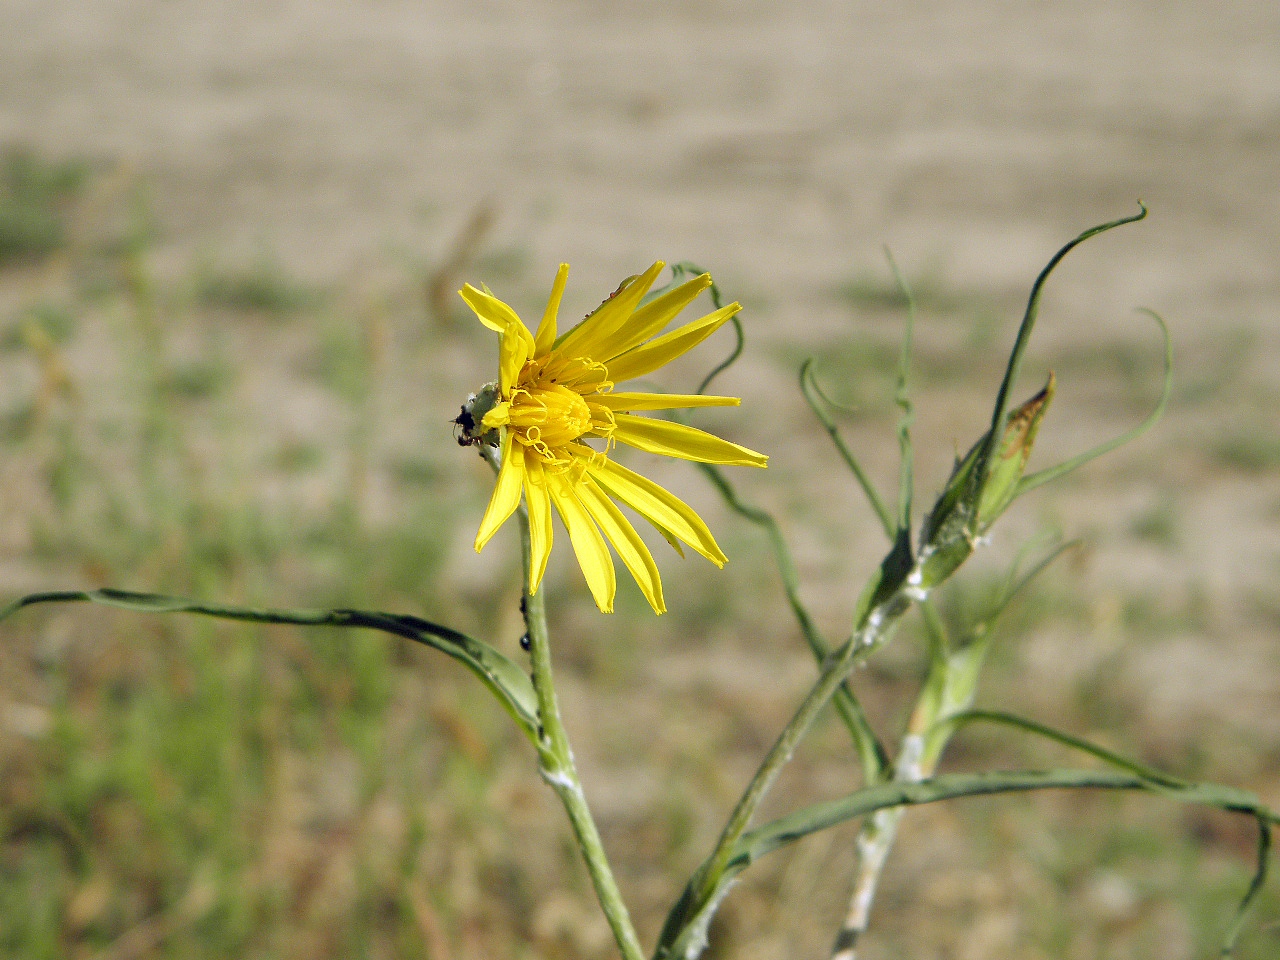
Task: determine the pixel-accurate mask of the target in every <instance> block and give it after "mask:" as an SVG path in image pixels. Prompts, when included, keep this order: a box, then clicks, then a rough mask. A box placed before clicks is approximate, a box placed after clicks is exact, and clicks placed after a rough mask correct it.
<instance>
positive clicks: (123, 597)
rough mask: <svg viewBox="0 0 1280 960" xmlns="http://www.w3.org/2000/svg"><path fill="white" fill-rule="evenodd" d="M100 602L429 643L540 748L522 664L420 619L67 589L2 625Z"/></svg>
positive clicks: (12, 609) (35, 598)
mask: <svg viewBox="0 0 1280 960" xmlns="http://www.w3.org/2000/svg"><path fill="white" fill-rule="evenodd" d="M86 602H87V603H98V604H102V605H104V606H109V607H117V608H119V609H122V610H132V611H134V612H136V613H193V614H198V615H201V616H206V617H216V618H218V619H221V620H239V621H243V622H248V623H282V624H294V625H297V626H304V627H317V626H327V627H360V628H365V629H370V630H381V631H382V632H383V633H390V634H394V635H396V636H398V637H404V638H406V639H408V640H413V641H415V642H417V643H421V644H424V645H426V646H428V647H431V648H433V649H435V650H439V651H440V652H441V653H443V654H446V655H447V656H450V657H452V658H453V659H455V660H457V661H458V662H460V663H462V664H463V665H464V666H466V667H467V668H468V669H469V670H470V671H471V672H472V673H474V674H475V675H476V677H477V678H478V679H479V680H480V682H481V683H483V684H484V685H485V686H486V687H488V688H489V690H490V692H491V693H493V695H494V696H495V697H497V698H498V701H499V703H501V704H502V706H503V707H504V708H505V709H506V711H507V712H508V713H509V714H511V717H512V719H514V720H515V721H516V723H517V724H518V725H519V726H520V729H521V730H522V731H524V734H525V736H527V737H529V739H530V740H531V741H532V742H534V743H536V742H537V737H538V704H537V698H536V697H535V695H534V692H533V686H532V684H530V683H529V678H528V677H527V676H526V675H525V672H524V670H522V669H521V668H520V667H519V666H517V665H516V663H515V662H514V661H512V660H510V659H509V658H508V657H507V656H506V655H505V654H503V653H501V652H500V651H498V650H496V649H494V648H493V647H491V646H489V644H487V643H484V642H482V641H480V640H476V639H475V638H474V637H469V636H467V635H466V634H464V633H459V632H458V631H457V630H453V629H450V628H449V627H444V626H440V625H439V624H436V623H431V622H430V621H428V620H423V619H421V618H419V617H413V616H408V615H405V614H395V613H377V612H370V611H365V610H272V609H267V610H254V609H250V608H247V607H229V606H224V605H222V604H214V603H201V602H199V601H196V600H188V599H185V598H183V597H168V596H162V595H160V594H154V593H134V592H131V591H126V590H110V589H106V590H65V591H55V592H48V593H33V594H30V595H28V596H25V597H22V598H20V599H18V600H15V601H14V602H13V603H11V604H9V605H8V606H7V607H4V608H3V609H0V620H4V619H5V618H7V617H9V616H10V615H12V614H14V613H16V612H17V611H19V610H21V609H23V608H24V607H30V606H34V605H36V604H42V603H86Z"/></svg>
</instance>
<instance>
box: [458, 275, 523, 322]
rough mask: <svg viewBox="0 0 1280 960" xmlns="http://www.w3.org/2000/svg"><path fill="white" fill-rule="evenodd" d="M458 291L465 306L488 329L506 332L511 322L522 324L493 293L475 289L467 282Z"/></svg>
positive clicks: (513, 312) (514, 313) (512, 311)
mask: <svg viewBox="0 0 1280 960" xmlns="http://www.w3.org/2000/svg"><path fill="white" fill-rule="evenodd" d="M458 293H459V295H460V296H461V297H462V299H463V300H465V301H466V302H467V306H468V307H470V308H471V309H472V310H473V311H475V315H476V316H477V317H479V318H480V322H481V323H483V324H484V325H485V326H486V327H488V328H489V329H490V330H496V331H497V332H498V333H506V332H507V328H508V327H510V326H512V325H513V324H520V326H522V327H523V326H524V323H523V322H522V321H521V320H520V317H519V316H517V315H516V312H515V311H514V310H512V309H511V308H510V307H509V306H507V305H506V304H505V303H503V302H502V301H501V300H499V299H498V298H497V297H495V296H494V295H493V294H491V293H486V292H485V291H483V290H477V289H476V288H475V287H473V286H472V285H471V284H469V283H468V284H466V285H465V286H464V287H463V288H462V289H461V290H459V291H458Z"/></svg>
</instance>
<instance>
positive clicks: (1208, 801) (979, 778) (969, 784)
mask: <svg viewBox="0 0 1280 960" xmlns="http://www.w3.org/2000/svg"><path fill="white" fill-rule="evenodd" d="M1159 776H1160V780H1161V781H1162V782H1158V781H1155V780H1152V779H1150V778H1148V777H1145V776H1141V775H1139V774H1137V773H1131V772H1128V771H1114V770H1072V769H1061V770H1047V771H1040V770H1021V771H1002V772H995V773H977V774H973V773H951V774H941V775H939V776H936V777H933V778H931V779H928V780H922V781H920V782H918V783H898V782H891V783H879V784H875V785H873V786H869V787H863V788H862V789H861V790H856V791H854V792H853V793H851V794H848V795H846V796H844V797H841V798H840V799H838V800H832V801H828V802H826V803H819V804H814V805H812V806H809V807H805V808H804V809H802V810H798V811H796V812H795V813H792V814H789V815H788V816H785V817H781V818H779V819H778V820H774V821H773V822H772V823H768V824H765V825H764V826H762V827H759V828H757V829H755V830H751V831H748V832H747V833H745V834H743V836H742V838H741V839H740V840H739V842H738V843H737V845H736V846H735V848H734V854H733V856H732V857H731V859H730V860H729V863H728V864H727V866H726V868H725V870H724V871H723V873H722V874H721V875H720V876H719V878H718V880H717V884H716V888H715V890H714V891H712V893H711V895H710V896H708V897H705V898H703V899H702V900H701V902H698V903H695V899H694V896H693V893H692V890H691V889H686V890H685V892H684V894H683V895H682V896H681V899H680V900H679V901H678V903H677V905H676V908H675V909H674V910H673V911H672V914H671V916H670V917H668V920H667V926H666V927H665V928H664V930H663V933H662V936H661V937H660V941H659V943H660V946H659V949H658V952H657V954H656V956H657V957H658V958H659V960H664V958H668V957H670V958H674V957H682V958H683V957H685V956H696V952H695V953H692V954H686V952H684V951H683V950H682V949H681V947H682V946H685V945H687V944H689V943H690V942H691V938H690V934H689V931H690V930H691V929H692V928H693V927H695V926H697V925H703V926H705V924H706V923H707V922H709V919H710V917H709V916H708V911H709V910H713V909H714V907H715V906H717V905H718V904H719V903H720V901H721V900H722V899H723V897H724V896H725V894H727V893H728V891H729V888H730V887H731V886H732V885H733V884H734V882H735V881H736V879H737V877H738V875H740V874H741V873H742V871H743V870H745V869H746V868H747V867H749V866H751V865H752V864H753V863H755V862H756V861H757V860H759V859H760V858H761V857H763V856H765V855H766V854H769V853H772V852H773V851H775V850H778V849H780V848H782V847H784V846H786V845H788V844H790V843H793V842H794V841H796V840H800V839H803V838H804V837H807V836H809V835H810V834H813V833H817V832H818V831H820V830H825V829H827V828H828V827H834V826H836V825H838V824H841V823H845V822H846V821H848V820H852V819H854V818H856V817H862V816H866V815H867V814H869V813H874V812H875V811H877V810H884V809H887V808H890V807H901V806H917V805H920V804H925V803H937V802H939V801H943V800H955V799H959V798H961V797H973V796H983V795H991V794H1002V793H1018V792H1025V791H1030V790H1062V789H1093V790H1141V791H1148V792H1152V793H1158V794H1160V795H1162V796H1165V797H1168V798H1169V799H1172V800H1176V801H1178V802H1180V803H1188V804H1194V805H1197V806H1209V807H1216V808H1218V809H1220V810H1226V811H1231V812H1235V813H1245V814H1249V815H1250V816H1253V817H1255V818H1256V819H1257V820H1258V821H1259V824H1260V825H1261V824H1266V828H1265V832H1266V833H1267V834H1268V836H1267V839H1266V840H1265V841H1264V840H1262V839H1260V840H1259V853H1260V860H1259V868H1258V871H1257V872H1256V873H1255V875H1254V878H1253V881H1252V882H1251V883H1250V885H1249V889H1248V891H1247V892H1246V894H1245V900H1244V902H1243V903H1242V904H1241V907H1240V910H1239V911H1238V912H1237V919H1236V921H1234V922H1233V924H1232V927H1231V930H1230V931H1229V935H1230V937H1232V938H1234V936H1236V935H1237V934H1238V925H1239V922H1240V921H1239V917H1240V916H1241V915H1242V914H1243V911H1244V910H1246V909H1247V908H1248V906H1249V904H1250V903H1252V901H1253V899H1254V898H1255V897H1256V895H1257V892H1258V890H1259V889H1260V888H1261V885H1262V882H1263V881H1264V880H1265V857H1263V856H1261V855H1262V854H1264V853H1265V852H1266V850H1269V849H1270V847H1269V844H1270V835H1269V834H1270V827H1271V826H1273V825H1275V824H1276V823H1280V814H1277V813H1275V812H1274V811H1272V810H1270V809H1269V808H1267V807H1265V806H1263V804H1262V803H1261V802H1260V801H1259V800H1258V798H1257V797H1255V796H1254V795H1253V794H1251V793H1248V792H1247V791H1244V790H1238V789H1235V788H1233V787H1224V786H1218V785H1216V784H1193V783H1188V784H1183V783H1181V782H1180V781H1175V780H1173V778H1170V777H1167V776H1166V775H1163V774H1160V775H1159ZM696 876H697V873H695V877H696ZM1231 942H1232V941H1230V940H1229V941H1228V946H1229V945H1230V943H1231Z"/></svg>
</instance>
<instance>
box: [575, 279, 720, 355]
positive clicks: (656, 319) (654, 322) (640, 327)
mask: <svg viewBox="0 0 1280 960" xmlns="http://www.w3.org/2000/svg"><path fill="white" fill-rule="evenodd" d="M709 286H711V274H709V273H704V274H702V276H700V277H694V278H693V279H692V280H689V281H687V282H685V283H682V284H680V286H678V287H676V288H675V289H674V290H669V291H667V292H666V293H664V294H663V295H662V296H660V297H655V298H654V299H653V300H652V301H650V302H649V303H646V304H645V305H644V306H643V307H641V308H640V309H639V310H637V311H636V312H635V313H633V314H632V315H631V316H630V317H629V318H628V319H627V321H626V323H625V324H624V325H622V326H621V327H617V328H615V330H614V332H613V333H611V334H609V335H608V336H602V337H600V338H599V339H598V341H597V343H596V344H595V345H594V346H593V347H592V353H591V355H592V356H593V357H594V358H596V359H597V360H605V361H607V360H609V359H610V358H612V357H616V356H617V355H618V354H620V353H626V352H627V351H628V350H630V349H631V348H632V347H638V346H639V345H640V344H642V343H644V342H645V341H646V340H648V339H649V338H650V337H652V336H655V335H656V334H659V333H661V332H662V328H663V327H665V326H666V325H667V324H668V323H670V322H671V321H672V320H674V319H675V318H676V315H677V314H678V313H679V312H680V311H681V310H683V309H684V308H685V307H687V306H688V305H689V304H690V303H692V302H693V301H694V300H695V299H696V298H697V296H698V294H700V293H702V291H703V290H705V289H707V287H709Z"/></svg>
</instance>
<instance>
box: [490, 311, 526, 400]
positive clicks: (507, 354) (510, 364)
mask: <svg viewBox="0 0 1280 960" xmlns="http://www.w3.org/2000/svg"><path fill="white" fill-rule="evenodd" d="M516 324H517V326H515V327H508V328H507V332H506V333H504V334H503V335H502V338H501V339H500V340H499V341H498V386H499V387H500V388H501V389H502V395H503V396H504V397H509V396H511V391H512V390H514V389H515V386H516V381H517V380H518V379H519V378H520V369H521V367H523V366H524V362H525V361H526V360H528V359H529V355H530V354H531V353H532V352H533V337H531V336H529V331H528V329H527V328H526V327H525V325H524V324H523V323H520V321H519V320H517V321H516ZM521 334H523V336H521Z"/></svg>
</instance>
